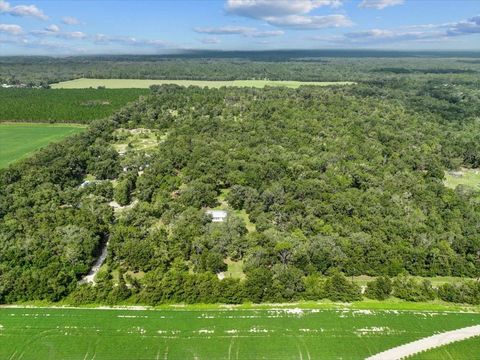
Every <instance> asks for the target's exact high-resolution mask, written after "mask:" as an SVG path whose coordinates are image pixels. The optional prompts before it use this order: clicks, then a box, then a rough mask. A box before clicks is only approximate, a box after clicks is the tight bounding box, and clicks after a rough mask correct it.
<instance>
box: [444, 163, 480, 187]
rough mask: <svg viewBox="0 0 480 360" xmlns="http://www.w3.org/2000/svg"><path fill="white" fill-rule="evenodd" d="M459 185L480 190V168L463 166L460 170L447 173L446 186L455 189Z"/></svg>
mask: <svg viewBox="0 0 480 360" xmlns="http://www.w3.org/2000/svg"><path fill="white" fill-rule="evenodd" d="M458 185H465V186H469V187H471V188H473V189H475V190H480V169H466V168H462V169H460V170H459V171H450V172H446V173H445V186H447V187H449V188H451V189H455V188H456V187H457V186H458Z"/></svg>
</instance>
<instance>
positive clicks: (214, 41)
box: [198, 37, 221, 45]
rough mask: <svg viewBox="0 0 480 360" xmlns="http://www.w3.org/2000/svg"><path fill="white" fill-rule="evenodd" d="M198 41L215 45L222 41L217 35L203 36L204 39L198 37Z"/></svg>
mask: <svg viewBox="0 0 480 360" xmlns="http://www.w3.org/2000/svg"><path fill="white" fill-rule="evenodd" d="M198 41H200V42H201V43H203V44H208V45H214V44H220V43H221V41H220V39H219V38H216V37H207V38H202V39H198Z"/></svg>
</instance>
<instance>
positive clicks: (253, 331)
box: [248, 327, 272, 333]
mask: <svg viewBox="0 0 480 360" xmlns="http://www.w3.org/2000/svg"><path fill="white" fill-rule="evenodd" d="M271 331H272V330H270V331H269V330H267V329H261V328H257V327H252V328H251V329H250V330H249V331H248V332H251V333H268V332H271Z"/></svg>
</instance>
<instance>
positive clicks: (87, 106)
mask: <svg viewBox="0 0 480 360" xmlns="http://www.w3.org/2000/svg"><path fill="white" fill-rule="evenodd" d="M149 92H150V90H148V89H115V90H112V89H101V90H97V89H77V90H61V89H58V90H53V89H0V121H26V122H32V121H36V122H60V123H66V122H73V123H75V122H77V123H78V122H81V123H88V122H90V121H92V120H95V119H102V118H105V117H108V116H110V115H112V114H113V113H114V112H116V111H117V110H119V109H120V108H122V107H123V106H125V104H127V103H129V102H132V101H135V100H136V99H138V98H139V97H140V96H141V95H146V94H148V93H149Z"/></svg>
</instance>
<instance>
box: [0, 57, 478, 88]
mask: <svg viewBox="0 0 480 360" xmlns="http://www.w3.org/2000/svg"><path fill="white" fill-rule="evenodd" d="M476 56H479V53H475V52H455V53H454V52H398V51H351V50H322V51H297V50H292V51H263V52H214V51H213V52H212V51H203V52H195V51H192V52H186V53H182V54H171V55H137V56H135V55H123V56H90V57H85V56H83V57H66V58H49V57H0V83H7V84H26V85H28V86H48V84H51V83H54V82H60V81H65V80H71V79H75V78H81V77H86V78H125V79H186V80H248V79H269V80H297V81H356V82H361V81H370V80H375V79H388V78H390V77H392V76H395V75H400V74H403V75H407V76H408V75H411V74H417V73H418V74H423V75H426V76H430V77H432V76H433V77H434V76H435V75H442V74H451V75H458V76H462V75H463V76H467V75H469V74H474V73H475V72H478V71H480V67H479V66H478V63H476V62H475V60H474V58H475V57H476ZM472 58H473V60H471V59H472ZM387 74H388V76H389V77H386V76H387Z"/></svg>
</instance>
